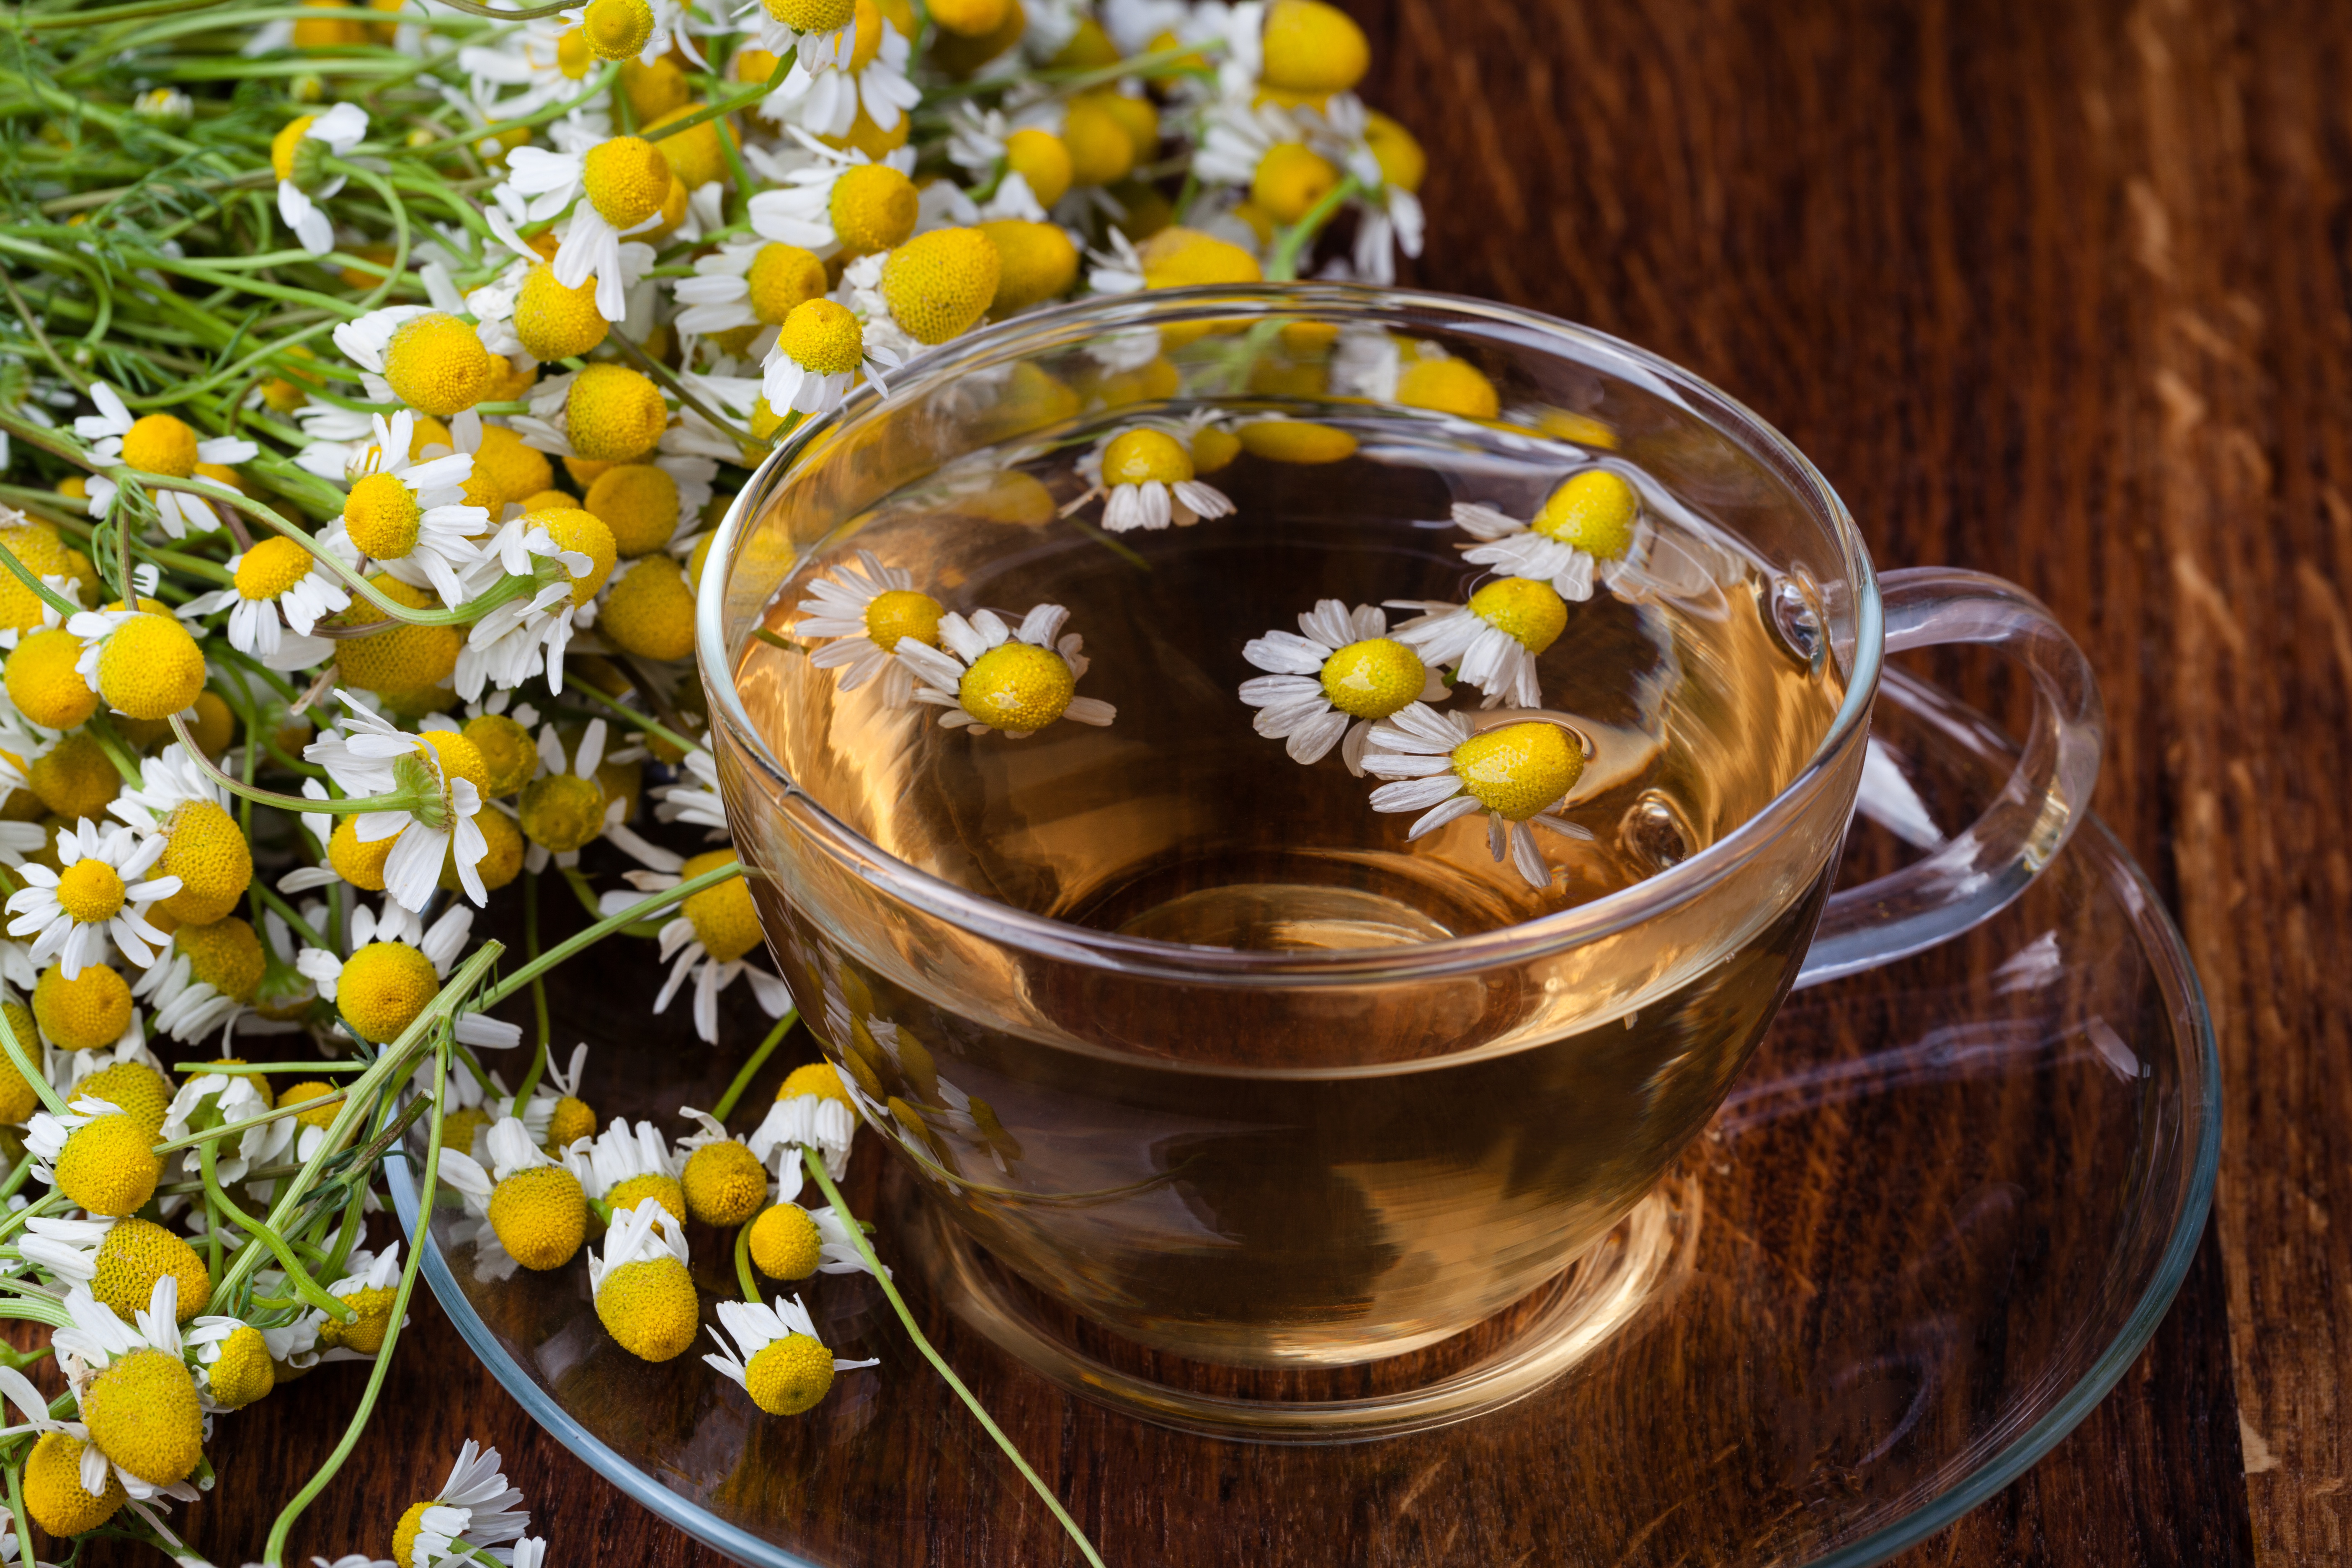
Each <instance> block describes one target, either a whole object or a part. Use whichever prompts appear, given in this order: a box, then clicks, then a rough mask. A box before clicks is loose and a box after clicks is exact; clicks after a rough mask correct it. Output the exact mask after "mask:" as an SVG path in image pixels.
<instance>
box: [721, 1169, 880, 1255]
mask: <svg viewBox="0 0 2352 1568" xmlns="http://www.w3.org/2000/svg"><path fill="white" fill-rule="evenodd" d="M786 1158H788V1159H790V1160H791V1161H792V1163H793V1164H794V1165H795V1166H797V1165H798V1164H799V1163H800V1156H799V1154H798V1153H797V1152H791V1151H788V1152H787V1153H786ZM778 1200H779V1201H777V1202H776V1203H773V1204H771V1205H769V1206H768V1207H767V1208H765V1209H763V1210H761V1213H760V1216H759V1217H758V1218H757V1219H754V1220H753V1221H752V1222H751V1235H750V1236H749V1237H746V1239H745V1247H744V1250H745V1251H747V1252H749V1253H750V1254H751V1265H752V1267H753V1268H757V1269H759V1271H760V1272H761V1273H762V1274H764V1275H766V1276H767V1277H768V1278H769V1279H807V1278H809V1276H811V1275H813V1274H856V1273H862V1272H864V1271H865V1269H866V1261H865V1258H864V1257H863V1256H862V1255H861V1254H860V1253H859V1251H858V1249H857V1243H856V1240H854V1239H853V1238H852V1237H851V1234H850V1226H849V1222H848V1221H846V1220H845V1219H843V1218H842V1217H841V1215H839V1214H837V1213H835V1210H834V1209H833V1208H832V1207H831V1206H830V1205H827V1206H826V1207H824V1208H821V1209H804V1208H803V1207H801V1205H798V1204H796V1203H794V1202H793V1201H792V1199H791V1198H788V1197H784V1196H783V1195H782V1194H781V1193H780V1194H778Z"/></svg>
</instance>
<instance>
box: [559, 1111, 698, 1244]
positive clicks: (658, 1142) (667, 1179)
mask: <svg viewBox="0 0 2352 1568" xmlns="http://www.w3.org/2000/svg"><path fill="white" fill-rule="evenodd" d="M563 1163H564V1166H565V1168H566V1169H568V1170H569V1171H571V1173H572V1174H573V1175H574V1176H577V1177H578V1178H580V1185H581V1187H582V1188H583V1190H584V1191H585V1192H586V1193H587V1194H588V1195H589V1196H590V1197H593V1198H594V1199H595V1200H596V1201H597V1202H598V1203H601V1204H603V1205H604V1206H605V1207H607V1208H609V1209H612V1210H614V1212H616V1213H617V1212H619V1211H620V1210H623V1209H630V1208H635V1206H636V1205H639V1204H644V1203H650V1204H652V1205H655V1206H656V1207H658V1208H659V1209H660V1210H661V1211H662V1212H663V1213H664V1214H667V1215H669V1217H670V1219H671V1220H672V1221H673V1222H675V1223H677V1224H679V1225H684V1224H685V1223H686V1188H685V1187H684V1186H683V1185H681V1184H679V1182H678V1179H677V1177H678V1171H679V1170H680V1168H681V1167H682V1166H683V1164H684V1163H685V1162H683V1161H682V1160H680V1159H679V1158H678V1157H677V1155H676V1154H675V1153H673V1152H671V1150H670V1146H669V1140H668V1139H667V1138H664V1137H663V1136H662V1134H661V1130H660V1129H659V1128H657V1127H656V1126H655V1125H654V1124H653V1123H652V1122H650V1121H640V1122H638V1123H637V1124H636V1125H635V1127H631V1126H630V1125H629V1121H628V1119H627V1118H626V1117H622V1116H615V1117H614V1118H613V1121H612V1124H611V1125H610V1126H608V1127H606V1128H605V1129H604V1131H602V1132H599V1133H598V1134H596V1136H595V1137H594V1138H593V1139H586V1138H583V1139H582V1140H580V1142H576V1143H574V1144H572V1147H571V1148H569V1149H567V1150H565V1151H564V1152H563Z"/></svg>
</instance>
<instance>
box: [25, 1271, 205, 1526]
mask: <svg viewBox="0 0 2352 1568" xmlns="http://www.w3.org/2000/svg"><path fill="white" fill-rule="evenodd" d="M179 1299H180V1282H179V1279H178V1278H177V1277H176V1276H174V1275H172V1274H164V1275H163V1276H162V1277H160V1278H159V1279H156V1281H155V1284H154V1288H153V1290H152V1293H151V1294H150V1295H149V1297H148V1300H147V1302H146V1304H145V1305H144V1306H142V1307H141V1308H140V1310H138V1312H137V1314H136V1316H135V1318H134V1320H133V1321H131V1322H128V1323H126V1322H125V1321H123V1320H122V1319H121V1318H120V1317H118V1316H116V1314H115V1311H114V1309H113V1308H111V1307H109V1306H107V1305H106V1304H105V1303H103V1302H101V1301H100V1300H98V1298H97V1297H96V1296H94V1295H92V1294H91V1293H90V1291H89V1287H87V1286H83V1285H76V1286H73V1287H72V1288H70V1289H68V1290H67V1291H66V1298H65V1310H66V1312H67V1315H68V1317H70V1318H71V1319H72V1325H71V1326H70V1327H68V1328H62V1329H59V1330H58V1331H57V1332H56V1333H55V1334H54V1335H53V1336H52V1337H51V1343H52V1345H53V1346H54V1347H55V1349H56V1351H57V1352H58V1364H59V1366H60V1367H61V1368H62V1369H63V1370H64V1372H65V1374H66V1382H67V1384H68V1387H69V1388H70V1389H71V1390H72V1391H73V1393H74V1394H75V1396H76V1399H77V1402H78V1403H79V1405H80V1407H81V1419H82V1425H83V1426H86V1427H87V1428H88V1429H89V1445H90V1448H91V1449H92V1450H94V1451H95V1452H96V1453H97V1454H98V1455H99V1456H100V1457H101V1458H103V1460H104V1461H105V1462H106V1463H107V1464H110V1465H111V1466H112V1467H113V1468H114V1473H115V1476H116V1478H117V1479H120V1480H121V1483H122V1489H123V1491H124V1492H125V1493H126V1494H128V1495H129V1496H131V1497H132V1498H136V1499H142V1500H144V1499H147V1498H152V1497H154V1496H156V1495H157V1494H159V1493H160V1494H162V1495H163V1496H167V1497H173V1498H177V1499H179V1500H182V1501H183V1502H194V1501H195V1500H196V1496H197V1494H196V1490H195V1489H194V1488H193V1487H189V1486H186V1485H184V1482H185V1481H186V1480H187V1479H188V1477H190V1476H191V1475H193V1474H194V1473H195V1468H196V1467H197V1466H198V1465H199V1464H201V1463H203V1462H204V1457H205V1413H204V1404H203V1401H202V1400H201V1399H200V1398H199V1397H198V1395H197V1393H196V1380H195V1377H194V1374H192V1373H190V1372H189V1371H188V1368H187V1363H185V1361H184V1360H183V1352H182V1349H181V1343H180V1322H179ZM89 1471H90V1462H89V1457H88V1455H87V1454H86V1455H85V1456H84V1458H83V1461H82V1475H83V1480H84V1483H85V1489H86V1490H90V1491H93V1492H94V1491H96V1488H91V1487H89V1486H88V1484H87V1483H88V1482H89V1480H90V1479H91V1477H90V1473H89Z"/></svg>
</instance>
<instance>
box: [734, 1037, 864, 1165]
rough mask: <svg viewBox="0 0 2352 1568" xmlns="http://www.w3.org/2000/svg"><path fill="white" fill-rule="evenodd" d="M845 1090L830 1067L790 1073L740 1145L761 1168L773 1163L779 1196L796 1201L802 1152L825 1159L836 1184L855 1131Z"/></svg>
mask: <svg viewBox="0 0 2352 1568" xmlns="http://www.w3.org/2000/svg"><path fill="white" fill-rule="evenodd" d="M851 1105H852V1101H851V1100H850V1098H849V1090H848V1089H846V1088H845V1087H844V1085H843V1083H842V1079H841V1074H840V1073H839V1072H837V1071H835V1068H833V1066H832V1065H831V1064H830V1063H826V1062H811V1063H809V1064H807V1065H806V1066H804V1067H797V1068H793V1070H792V1072H791V1073H790V1074H789V1075H787V1076H786V1078H785V1079H784V1081H783V1084H782V1087H781V1088H779V1089H777V1090H776V1100H775V1103H774V1104H772V1105H771V1106H769V1107H768V1113H767V1114H766V1115H765V1116H763V1117H761V1119H760V1125H759V1126H758V1127H757V1128H756V1129H754V1130H753V1131H752V1133H751V1136H750V1137H749V1138H746V1139H745V1140H744V1141H743V1142H744V1146H745V1147H747V1148H749V1149H750V1150H751V1155H752V1158H754V1159H756V1160H758V1161H759V1162H760V1163H761V1164H763V1165H764V1164H766V1163H768V1162H769V1161H770V1159H771V1158H775V1157H777V1156H781V1158H777V1159H776V1164H775V1171H776V1181H777V1184H778V1187H779V1188H780V1190H781V1192H782V1195H783V1196H784V1197H786V1198H795V1197H798V1196H799V1195H800V1190H801V1163H800V1160H799V1158H798V1156H799V1152H800V1151H801V1150H803V1149H814V1150H815V1151H816V1152H818V1153H819V1154H821V1155H823V1156H824V1168H825V1173H827V1174H828V1175H831V1176H832V1177H834V1178H835V1180H836V1181H837V1180H839V1179H840V1177H841V1173H843V1172H844V1171H846V1170H847V1169H848V1168H849V1145H850V1141H851V1140H852V1139H853V1138H854V1137H855V1136H856V1132H857V1116H856V1112H855V1111H854V1110H851Z"/></svg>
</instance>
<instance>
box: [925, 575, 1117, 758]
mask: <svg viewBox="0 0 2352 1568" xmlns="http://www.w3.org/2000/svg"><path fill="white" fill-rule="evenodd" d="M1069 615H1070V612H1069V611H1067V610H1066V609H1064V608H1063V607H1062V606H1061V605H1036V606H1034V608H1032V609H1031V610H1030V612H1029V613H1028V614H1027V615H1025V616H1022V617H1021V624H1020V625H1019V626H1006V625H1005V624H1004V622H1003V618H1002V617H1000V616H998V615H997V614H996V612H995V611H993V610H976V611H974V612H973V613H972V616H971V619H970V620H966V619H964V617H963V616H960V615H957V614H955V613H954V612H953V611H950V612H949V613H948V614H947V615H945V616H941V617H940V627H939V631H940V646H939V647H928V646H926V645H925V644H922V643H919V642H915V641H912V640H910V639H906V638H902V639H900V641H899V642H898V647H897V648H896V652H897V653H898V657H899V658H902V659H904V660H906V661H907V663H908V665H909V666H911V667H912V668H913V669H914V672H915V679H917V680H918V681H919V682H921V684H919V685H918V686H917V687H916V688H915V700H916V701H918V702H929V703H930V704H932V705H934V706H936V707H940V708H944V709H946V710H947V711H946V712H945V713H942V714H940V723H941V724H943V725H945V726H947V727H948V728H950V729H969V730H970V731H971V732H972V733H973V734H975V735H985V734H986V733H988V731H991V730H1002V731H1004V733H1005V734H1006V735H1007V736H1008V737H1010V738H1011V739H1013V740H1016V741H1018V740H1022V739H1024V738H1026V737H1028V736H1030V735H1034V734H1035V733H1036V732H1037V731H1040V730H1042V729H1044V728H1045V726H1046V725H1048V724H1050V723H1052V722H1053V721H1055V720H1056V719H1067V720H1070V721H1073V722H1075V723H1079V724H1092V725H1096V726H1097V727H1099V726H1102V725H1107V724H1108V723H1110V722H1111V721H1113V720H1114V719H1116V718H1118V709H1117V708H1114V707H1112V706H1111V705H1110V704H1109V703H1108V702H1105V701H1102V700H1099V699H1098V698H1093V697H1080V696H1078V695H1077V683H1078V679H1079V678H1080V677H1081V676H1083V675H1085V674H1086V672H1087V662H1088V661H1087V656H1086V655H1085V654H1084V653H1082V652H1081V651H1079V650H1080V648H1081V647H1082V646H1083V644H1084V641H1085V639H1084V638H1082V637H1079V636H1078V635H1077V634H1076V633H1075V632H1073V633H1072V634H1070V635H1069V636H1068V637H1061V638H1060V639H1059V640H1058V641H1057V640H1055V634H1057V633H1058V632H1060V631H1061V629H1062V623H1063V622H1065V621H1066V620H1067V619H1068V618H1069Z"/></svg>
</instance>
